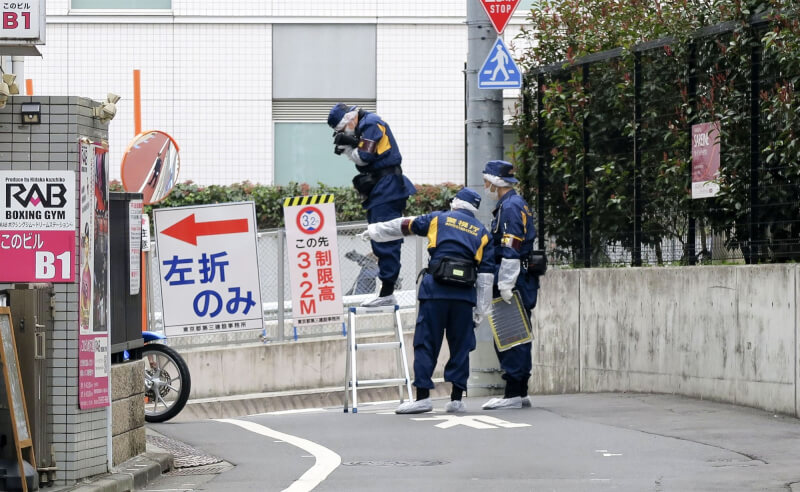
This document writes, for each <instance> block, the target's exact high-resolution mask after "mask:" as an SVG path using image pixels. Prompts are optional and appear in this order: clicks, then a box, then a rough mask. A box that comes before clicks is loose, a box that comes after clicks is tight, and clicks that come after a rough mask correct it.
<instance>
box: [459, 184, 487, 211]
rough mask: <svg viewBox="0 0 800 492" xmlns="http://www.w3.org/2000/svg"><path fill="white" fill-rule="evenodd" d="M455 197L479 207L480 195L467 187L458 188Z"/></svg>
mask: <svg viewBox="0 0 800 492" xmlns="http://www.w3.org/2000/svg"><path fill="white" fill-rule="evenodd" d="M456 198H458V199H459V200H463V201H465V202H467V203H469V204H470V205H472V206H473V207H475V208H480V206H481V196H480V195H479V194H477V193H476V192H474V191H472V190H470V189H469V188H461V189H460V190H458V193H456Z"/></svg>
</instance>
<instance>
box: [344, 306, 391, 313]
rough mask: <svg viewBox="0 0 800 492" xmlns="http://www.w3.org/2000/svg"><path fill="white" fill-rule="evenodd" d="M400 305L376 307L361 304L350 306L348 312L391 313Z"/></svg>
mask: <svg viewBox="0 0 800 492" xmlns="http://www.w3.org/2000/svg"><path fill="white" fill-rule="evenodd" d="M399 309H400V306H398V305H397V304H395V305H394V306H377V307H361V306H353V307H351V308H350V312H351V313H353V314H391V313H393V312H395V311H398V310H399Z"/></svg>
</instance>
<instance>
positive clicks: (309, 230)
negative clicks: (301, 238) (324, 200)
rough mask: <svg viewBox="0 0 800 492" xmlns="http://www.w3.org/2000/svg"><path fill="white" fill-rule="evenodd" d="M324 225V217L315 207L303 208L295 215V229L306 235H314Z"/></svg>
mask: <svg viewBox="0 0 800 492" xmlns="http://www.w3.org/2000/svg"><path fill="white" fill-rule="evenodd" d="M323 225H325V216H324V215H322V212H320V211H319V209H318V208H317V207H305V208H304V209H302V210H300V212H298V213H297V228H298V229H300V231H302V232H304V233H306V234H316V233H317V232H318V231H319V230H320V229H322V226H323Z"/></svg>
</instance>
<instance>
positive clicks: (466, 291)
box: [361, 188, 494, 414]
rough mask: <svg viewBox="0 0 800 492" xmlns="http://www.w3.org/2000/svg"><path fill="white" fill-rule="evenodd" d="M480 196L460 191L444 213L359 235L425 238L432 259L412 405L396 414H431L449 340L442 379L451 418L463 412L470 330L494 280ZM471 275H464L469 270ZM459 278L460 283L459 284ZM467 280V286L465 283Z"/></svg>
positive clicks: (424, 288) (417, 335)
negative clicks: (440, 364) (478, 216)
mask: <svg viewBox="0 0 800 492" xmlns="http://www.w3.org/2000/svg"><path fill="white" fill-rule="evenodd" d="M480 203H481V197H480V195H479V194H478V193H476V192H474V191H472V190H470V189H469V188H462V189H461V190H460V191H459V192H458V193H457V194H456V196H455V198H454V199H453V202H452V203H451V204H450V208H451V210H450V211H448V212H433V213H430V214H427V215H421V216H419V217H402V218H400V219H396V220H392V221H389V222H379V223H375V224H370V225H369V226H368V227H367V230H366V231H365V232H364V233H362V234H361V236H362V237H363V238H365V239H366V238H369V239H371V240H373V241H388V240H396V239H398V238H402V237H403V236H404V235H409V234H416V235H418V236H427V238H428V253H429V254H430V260H429V261H428V268H427V269H426V270H425V271H424V275H423V277H422V282H421V283H420V286H419V294H418V299H419V315H418V317H417V325H416V330H415V331H414V387H415V388H416V393H417V398H416V401H408V402H405V403H403V404H401V405H400V406H399V407H398V408H397V409H396V410H395V413H401V414H405V413H423V412H430V411H431V410H433V404H432V403H431V399H430V390H432V389H433V387H434V385H433V381H432V380H431V376H432V375H433V370H434V368H435V366H436V361H437V359H438V357H439V350H440V349H441V348H442V340H443V338H444V337H445V336H446V337H447V346H448V348H449V349H450V359H449V360H448V361H447V364H446V365H445V368H444V379H445V381H448V382H450V383H452V392H451V394H450V402H448V403H447V405H446V406H445V410H446V411H447V412H449V413H461V412H465V411H466V408H465V406H464V403H463V402H462V401H461V397H462V395H463V393H464V391H466V389H467V379H468V378H469V353H470V352H471V351H472V350H474V349H475V332H474V328H475V327H476V326H477V325H478V324H480V322H481V320H482V319H483V317H484V316H485V315H486V314H487V313H488V311H489V308H490V306H491V299H492V297H491V296H492V283H493V280H494V252H493V250H492V247H493V246H492V242H491V236H490V234H489V231H487V230H486V228H485V227H484V226H483V224H481V222H480V221H479V220H478V219H476V218H475V215H476V214H477V212H478V207H479V206H480ZM470 269H471V273H467V272H468V271H470ZM459 277H461V281H459ZM465 279H471V280H472V281H471V282H465Z"/></svg>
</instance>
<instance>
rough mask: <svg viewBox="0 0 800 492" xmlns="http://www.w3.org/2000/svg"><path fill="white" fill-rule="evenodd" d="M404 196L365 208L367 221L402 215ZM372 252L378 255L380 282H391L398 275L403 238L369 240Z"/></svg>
mask: <svg viewBox="0 0 800 492" xmlns="http://www.w3.org/2000/svg"><path fill="white" fill-rule="evenodd" d="M406 200H407V199H406V198H404V199H402V200H394V201H391V202H386V203H379V204H378V205H375V206H373V207H371V208H369V209H368V210H367V222H368V223H370V224H374V223H376V222H386V221H387V220H392V219H397V218H399V217H402V216H403V211H404V210H405V209H406ZM371 243H372V252H373V253H375V256H377V257H378V270H379V271H378V278H379V279H381V282H388V283H390V284H393V283H395V282H397V277H399V276H400V250H401V248H402V247H403V240H402V239H398V240H396V241H387V242H385V243H378V242H375V241H371Z"/></svg>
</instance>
